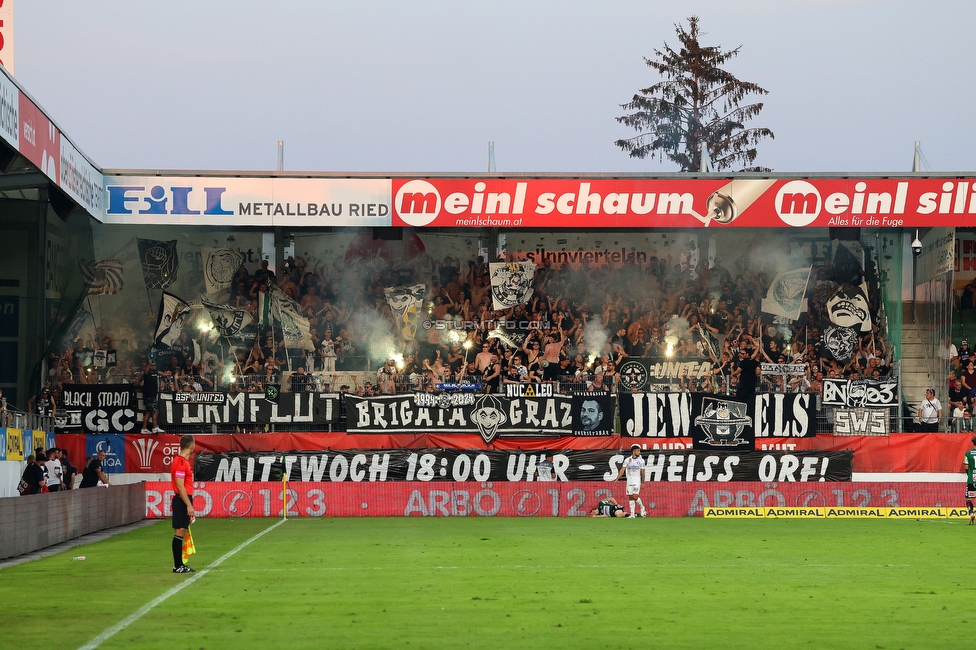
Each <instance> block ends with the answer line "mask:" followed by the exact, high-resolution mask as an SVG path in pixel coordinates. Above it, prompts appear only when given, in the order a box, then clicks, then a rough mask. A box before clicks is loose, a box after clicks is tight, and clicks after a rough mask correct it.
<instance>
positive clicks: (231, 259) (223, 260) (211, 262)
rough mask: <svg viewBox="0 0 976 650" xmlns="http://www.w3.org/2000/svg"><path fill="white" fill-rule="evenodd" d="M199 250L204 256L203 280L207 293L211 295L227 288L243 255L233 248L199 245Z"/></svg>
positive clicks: (242, 259)
mask: <svg viewBox="0 0 976 650" xmlns="http://www.w3.org/2000/svg"><path fill="white" fill-rule="evenodd" d="M200 252H201V253H203V257H204V258H205V261H204V263H203V280H204V282H206V285H207V293H208V294H211V295H213V294H217V293H220V292H222V291H226V290H227V289H229V288H230V285H231V282H232V281H233V280H234V273H235V272H236V271H237V269H238V268H239V267H240V265H241V262H243V261H244V256H243V255H242V254H241V253H240V252H239V251H236V250H234V249H233V248H209V247H207V246H201V247H200Z"/></svg>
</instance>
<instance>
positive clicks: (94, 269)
mask: <svg viewBox="0 0 976 650" xmlns="http://www.w3.org/2000/svg"><path fill="white" fill-rule="evenodd" d="M78 266H80V267H81V278H82V280H84V281H85V287H86V288H87V290H88V295H89V296H104V295H112V294H116V293H118V292H119V291H121V290H122V284H123V282H122V262H120V261H119V260H78Z"/></svg>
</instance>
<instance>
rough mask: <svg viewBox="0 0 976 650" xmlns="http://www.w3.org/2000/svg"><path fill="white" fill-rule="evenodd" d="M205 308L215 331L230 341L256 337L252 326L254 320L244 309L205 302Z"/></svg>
mask: <svg viewBox="0 0 976 650" xmlns="http://www.w3.org/2000/svg"><path fill="white" fill-rule="evenodd" d="M203 306H204V307H206V308H207V312H208V313H209V314H210V320H211V321H212V322H213V325H214V329H216V330H217V332H219V333H220V335H221V336H224V337H226V338H229V339H240V338H247V337H249V336H254V331H253V328H252V327H251V324H252V323H253V322H254V318H252V317H251V314H249V313H248V312H247V310H244V309H238V308H237V307H231V306H230V305H215V304H214V303H212V302H206V301H204V303H203Z"/></svg>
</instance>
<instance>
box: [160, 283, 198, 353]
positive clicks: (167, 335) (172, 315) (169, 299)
mask: <svg viewBox="0 0 976 650" xmlns="http://www.w3.org/2000/svg"><path fill="white" fill-rule="evenodd" d="M189 313H190V305H189V304H188V303H187V302H185V301H184V300H183V299H182V298H179V297H178V296H174V295H173V294H171V293H166V292H165V291H164V292H163V297H162V300H160V301H159V315H158V316H157V317H156V334H155V336H154V339H155V345H154V347H157V348H168V347H171V346H172V345H173V344H174V343H176V340H177V339H179V338H180V333H181V332H182V331H183V323H184V322H185V320H186V316H187V314H189Z"/></svg>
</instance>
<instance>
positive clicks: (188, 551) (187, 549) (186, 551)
mask: <svg viewBox="0 0 976 650" xmlns="http://www.w3.org/2000/svg"><path fill="white" fill-rule="evenodd" d="M196 552H197V548H196V546H194V545H193V536H192V535H191V534H190V529H189V528H187V529H186V537H184V538H183V564H186V561H187V560H189V559H190V556H191V555H193V554H194V553H196Z"/></svg>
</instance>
